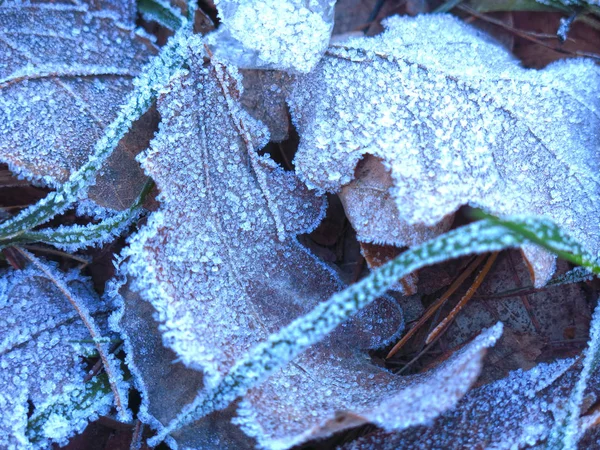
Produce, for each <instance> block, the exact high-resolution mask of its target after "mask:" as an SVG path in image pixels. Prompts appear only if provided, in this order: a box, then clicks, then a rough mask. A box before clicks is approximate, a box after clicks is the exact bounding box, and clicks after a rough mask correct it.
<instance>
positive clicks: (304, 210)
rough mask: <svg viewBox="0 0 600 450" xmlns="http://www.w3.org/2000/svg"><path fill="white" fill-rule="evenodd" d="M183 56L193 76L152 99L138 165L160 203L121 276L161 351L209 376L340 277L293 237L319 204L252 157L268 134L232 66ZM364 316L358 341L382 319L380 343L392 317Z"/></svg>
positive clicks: (388, 306) (312, 219) (384, 312)
mask: <svg viewBox="0 0 600 450" xmlns="http://www.w3.org/2000/svg"><path fill="white" fill-rule="evenodd" d="M201 45H202V44H200V48H202V47H201ZM191 53H192V54H191V56H190V57H191V58H192V59H193V60H192V61H190V65H192V66H193V67H194V68H195V70H196V72H197V73H192V72H190V73H189V74H188V75H186V76H181V77H180V78H179V79H177V81H176V82H174V83H173V84H172V85H171V86H170V92H168V93H166V94H165V95H164V96H163V97H162V98H161V99H160V100H159V102H158V107H159V110H160V112H161V116H162V122H161V127H160V132H159V134H158V135H157V137H156V138H155V140H154V141H152V144H151V148H150V150H149V151H148V152H147V153H146V154H145V155H144V157H143V159H142V164H143V166H144V168H145V169H146V170H147V171H148V174H150V175H151V176H152V177H153V179H154V180H155V182H156V184H157V185H158V187H159V189H160V191H161V194H160V197H159V200H160V201H161V203H162V207H161V209H160V211H159V212H157V213H155V214H153V215H152V216H151V217H150V219H149V223H148V226H147V227H145V228H144V230H143V231H142V232H141V233H140V234H138V235H137V236H136V238H135V239H134V240H133V241H132V243H131V250H130V254H131V256H132V258H131V263H130V265H129V272H130V273H131V275H133V276H134V277H135V279H136V282H135V284H134V288H137V289H139V290H140V292H141V293H142V295H143V296H144V298H145V299H147V300H149V301H151V302H152V304H153V305H154V306H155V307H156V309H157V311H158V312H159V318H160V322H161V323H162V326H163V329H164V332H165V342H166V343H167V344H168V346H169V347H171V348H173V349H174V350H175V352H176V353H177V354H178V355H179V356H180V357H181V359H182V361H183V362H184V363H185V364H186V365H189V366H192V367H195V368H199V369H203V370H204V371H206V372H207V373H208V374H209V375H212V376H213V377H214V376H216V375H217V374H219V373H221V374H222V373H225V372H226V371H227V369H228V368H229V367H231V364H232V363H233V362H234V361H235V360H236V359H237V357H238V356H239V355H242V354H243V353H244V352H245V351H246V350H247V349H249V348H250V347H252V346H253V345H254V344H256V343H258V342H260V341H261V340H262V339H264V337H266V336H268V334H269V333H271V332H273V331H276V330H277V329H279V328H280V327H281V326H282V325H283V324H284V323H285V321H287V320H289V319H291V318H293V317H296V316H297V315H299V314H302V313H304V312H307V311H309V310H310V308H311V307H312V306H314V305H315V304H317V303H318V302H319V301H321V300H323V299H325V298H327V297H329V296H330V295H331V294H332V293H333V292H335V291H336V290H338V289H339V288H340V287H341V284H340V282H339V281H338V279H337V277H336V275H335V274H334V272H333V271H332V270H331V269H329V268H327V267H326V266H324V265H323V264H322V263H320V262H319V261H318V260H317V259H316V258H315V257H314V256H312V255H311V254H309V253H308V252H307V251H306V250H305V249H304V248H303V247H302V246H300V244H298V242H297V241H296V240H295V238H294V235H295V234H297V233H300V232H304V231H307V230H310V229H312V228H313V227H314V226H315V224H316V223H317V221H318V220H320V218H321V215H322V213H323V207H324V204H323V200H322V199H320V198H317V197H315V196H314V195H312V194H310V193H309V192H308V190H307V189H306V188H305V187H303V185H302V184H301V183H300V182H299V181H298V180H297V179H296V177H295V176H294V175H293V174H292V173H290V172H284V171H283V169H281V168H279V167H277V166H276V164H275V163H274V162H273V161H272V160H270V159H269V158H267V157H259V156H258V154H257V153H256V150H257V148H260V145H264V144H265V143H266V141H267V131H266V129H265V128H264V126H263V125H262V124H259V123H258V122H256V121H255V120H254V119H252V118H251V117H250V116H249V115H248V114H247V113H246V112H245V111H244V110H243V109H242V108H241V106H240V105H239V104H238V103H237V100H235V99H232V98H231V93H230V92H229V91H230V90H231V91H235V90H241V83H239V80H238V79H237V78H236V77H237V75H236V74H235V72H234V73H233V74H232V75H230V74H229V73H228V72H226V71H225V70H224V68H223V66H221V65H217V66H216V68H212V67H203V66H202V55H201V54H198V52H197V51H195V53H194V51H192V52H191ZM219 77H221V78H219ZM220 80H221V81H220ZM230 84H232V85H231V86H230ZM224 90H225V92H226V94H225V95H223V92H224ZM233 280H235V282H233ZM366 317H367V314H365V317H363V319H364V320H365V321H367V322H369V321H368V320H367V319H366ZM369 317H371V318H372V320H373V321H374V322H372V323H364V324H362V327H363V328H364V333H356V335H357V336H358V335H360V337H357V338H356V339H358V340H362V341H361V345H363V346H364V347H373V346H377V345H380V344H381V343H382V342H383V341H382V339H381V338H380V337H379V336H375V335H374V334H373V332H372V329H374V328H375V325H376V324H379V323H381V322H382V320H381V319H380V318H381V317H387V320H386V321H385V322H384V323H381V325H379V326H378V328H379V329H380V332H381V335H382V336H384V339H385V338H388V337H389V336H391V335H393V334H395V333H396V331H397V329H398V327H399V324H400V323H401V313H400V311H399V309H398V307H397V306H396V305H395V304H394V303H392V302H390V301H386V300H382V302H381V303H380V304H379V305H378V306H377V307H376V308H374V309H373V311H372V315H369ZM215 324H219V326H218V327H215ZM199 343H201V344H199Z"/></svg>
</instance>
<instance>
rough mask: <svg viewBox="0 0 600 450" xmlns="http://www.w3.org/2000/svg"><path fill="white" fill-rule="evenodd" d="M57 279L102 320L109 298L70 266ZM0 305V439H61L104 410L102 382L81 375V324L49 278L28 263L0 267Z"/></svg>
mask: <svg viewBox="0 0 600 450" xmlns="http://www.w3.org/2000/svg"><path fill="white" fill-rule="evenodd" d="M62 281H63V282H64V283H66V284H67V285H68V287H69V289H70V290H71V291H72V292H73V293H75V294H76V295H77V296H78V299H79V300H80V301H81V302H82V304H83V305H85V306H86V307H87V309H88V310H89V311H90V313H92V314H93V315H94V317H95V319H96V320H97V321H98V322H99V324H100V325H101V326H102V327H103V328H104V327H105V324H106V318H107V316H108V314H109V312H110V310H111V305H110V304H108V303H106V302H102V301H100V299H99V298H98V297H97V295H96V294H95V293H94V291H93V289H92V287H91V286H90V284H89V282H88V281H87V280H85V279H83V278H81V277H80V276H79V275H78V273H76V272H69V273H67V274H65V275H64V276H63V280H62ZM0 312H1V314H0V317H1V319H0V368H1V370H0V385H1V386H2V393H0V447H2V448H9V449H12V448H15V449H17V448H18V449H21V448H30V447H32V448H46V447H47V446H48V445H49V444H50V443H51V442H57V443H60V444H64V443H66V442H67V439H68V438H69V437H71V436H72V435H73V434H75V433H78V432H81V431H82V430H83V429H84V428H85V427H86V425H87V422H88V420H92V419H94V418H95V417H97V416H98V415H99V414H104V413H107V412H108V411H109V410H110V408H111V406H112V404H113V400H114V397H113V394H112V392H111V391H110V388H109V390H108V392H107V391H106V390H100V391H98V392H94V391H93V390H90V389H91V387H90V385H89V384H87V383H86V382H85V376H86V370H85V364H84V362H83V359H82V358H83V357H84V356H86V355H89V354H90V353H91V352H93V350H94V345H93V343H88V344H84V343H83V342H89V339H90V334H89V331H88V329H87V328H86V327H85V326H84V324H83V322H82V321H81V319H80V317H79V315H78V313H77V311H76V310H75V309H74V308H73V306H72V305H71V303H70V302H69V301H68V300H67V298H66V297H65V296H64V295H63V293H62V292H61V291H60V290H59V289H58V287H57V286H56V285H55V284H53V282H51V281H50V280H49V279H48V278H46V277H45V276H44V275H43V274H42V273H41V272H40V271H39V270H37V268H34V267H29V268H27V269H24V270H21V271H15V270H10V271H4V272H3V273H2V276H1V278H0ZM28 405H31V406H32V407H33V415H32V416H31V418H28V417H29V416H28V414H29V406H28ZM61 405H62V406H61ZM28 421H29V424H28Z"/></svg>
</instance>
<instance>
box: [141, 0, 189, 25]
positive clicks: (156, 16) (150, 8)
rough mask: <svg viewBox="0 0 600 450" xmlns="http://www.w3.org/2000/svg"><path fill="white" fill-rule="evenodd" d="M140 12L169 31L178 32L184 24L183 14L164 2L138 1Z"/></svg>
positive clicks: (157, 0)
mask: <svg viewBox="0 0 600 450" xmlns="http://www.w3.org/2000/svg"><path fill="white" fill-rule="evenodd" d="M137 7H138V11H139V12H140V13H141V14H142V17H143V18H144V19H145V20H148V21H154V22H156V23H158V24H159V25H161V26H163V27H165V28H168V29H169V30H178V29H179V28H180V27H181V24H182V23H183V22H184V18H183V16H182V15H181V13H180V12H179V11H178V10H177V9H176V8H173V7H172V6H171V5H170V4H169V2H167V1H163V0H138V3H137Z"/></svg>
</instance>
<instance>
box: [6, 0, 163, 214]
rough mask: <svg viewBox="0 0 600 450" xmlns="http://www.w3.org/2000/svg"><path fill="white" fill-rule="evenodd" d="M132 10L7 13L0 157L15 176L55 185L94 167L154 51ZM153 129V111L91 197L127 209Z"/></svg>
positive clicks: (117, 5) (12, 9)
mask: <svg viewBox="0 0 600 450" xmlns="http://www.w3.org/2000/svg"><path fill="white" fill-rule="evenodd" d="M65 3H66V2H65ZM105 3H107V4H109V5H112V8H109V9H108V10H106V9H102V10H101V11H99V10H98V8H100V7H102V8H103V7H104V6H105V5H104V4H105ZM134 12H135V2H134V1H129V0H128V1H123V2H117V1H114V2H98V1H95V0H90V1H86V2H77V5H73V4H72V2H69V4H68V5H56V6H55V5H54V2H45V3H35V4H32V5H27V6H24V5H13V4H12V3H10V2H9V3H3V4H2V5H1V6H0V27H1V29H2V31H1V32H0V67H1V69H0V92H2V96H1V98H0V132H1V133H2V135H3V136H4V139H2V141H1V142H0V160H1V161H2V162H5V163H7V164H8V165H9V166H10V168H11V170H12V171H13V172H15V173H17V174H19V175H21V176H24V177H26V178H28V179H31V180H35V181H38V182H41V183H43V184H46V185H49V186H57V185H58V184H61V183H63V182H64V181H66V180H67V179H68V177H69V175H70V174H71V173H72V172H74V171H75V170H77V169H78V168H79V167H80V166H81V165H82V164H83V163H85V162H86V161H87V159H88V157H89V156H90V155H91V153H92V150H93V145H94V143H95V142H96V141H97V140H98V139H99V138H100V136H101V135H102V131H103V129H104V127H105V126H106V125H108V124H109V123H110V122H111V121H112V120H113V119H114V118H115V117H116V115H117V112H118V110H119V106H120V105H121V104H122V103H123V101H124V99H125V97H126V94H127V93H128V92H129V91H130V90H131V88H132V84H131V82H132V80H133V78H134V77H135V76H136V75H137V74H138V73H139V71H140V69H141V67H142V65H143V64H145V63H146V62H147V61H148V59H149V57H150V56H151V55H153V54H154V53H155V48H154V46H153V44H152V43H151V42H150V40H148V39H147V38H145V37H142V36H141V35H138V34H136V32H135V31H134V22H133V19H134ZM155 124H156V115H155V114H153V113H152V112H150V113H148V114H147V115H146V116H144V117H143V118H142V120H140V122H139V124H138V125H139V126H138V127H137V128H136V130H135V132H134V133H132V134H130V136H128V137H127V138H125V139H123V140H122V141H121V143H120V144H119V147H118V148H117V150H116V152H115V153H114V154H113V155H112V157H111V158H110V159H109V162H108V163H107V166H105V168H104V171H103V172H104V173H103V174H101V176H100V177H99V181H98V185H97V186H96V187H95V188H92V191H91V193H90V197H91V198H92V199H93V200H94V201H95V202H96V203H97V204H99V205H102V206H105V207H109V208H112V209H119V210H122V209H126V208H127V207H129V206H130V204H131V202H132V201H133V200H134V199H135V197H136V196H137V194H138V193H139V191H140V189H141V187H142V186H143V184H144V181H145V178H144V176H143V172H142V171H141V169H140V168H139V166H138V165H137V164H136V163H135V161H134V158H135V155H136V154H137V152H139V150H141V149H142V148H143V146H144V145H145V143H146V144H147V142H148V140H149V139H150V137H151V136H152V132H153V127H154V125H155Z"/></svg>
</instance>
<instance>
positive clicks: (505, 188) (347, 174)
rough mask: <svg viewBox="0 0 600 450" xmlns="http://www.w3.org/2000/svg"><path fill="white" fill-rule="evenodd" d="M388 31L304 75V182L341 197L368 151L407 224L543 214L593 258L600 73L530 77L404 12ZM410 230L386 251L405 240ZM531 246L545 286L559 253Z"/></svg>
mask: <svg viewBox="0 0 600 450" xmlns="http://www.w3.org/2000/svg"><path fill="white" fill-rule="evenodd" d="M387 27H388V29H387V31H386V32H385V33H384V34H382V35H380V36H377V37H374V38H354V39H349V40H346V41H344V42H342V43H337V44H333V45H332V46H331V47H330V48H329V50H328V51H327V53H326V56H325V57H324V59H323V60H322V61H321V62H320V63H319V64H318V66H317V67H316V69H315V70H314V71H313V72H312V73H310V74H308V75H305V76H302V77H299V79H298V80H299V81H298V82H297V84H296V85H295V88H294V90H293V93H292V95H291V97H290V99H289V103H290V107H291V113H292V119H293V120H294V121H295V123H296V125H297V128H298V130H299V133H300V136H301V143H300V148H299V150H298V154H297V156H296V159H295V165H296V168H297V171H298V173H299V175H300V177H301V178H302V179H303V180H305V181H306V182H307V183H308V184H309V186H310V187H316V188H320V189H323V190H329V191H339V190H340V189H341V188H342V187H343V186H344V185H347V184H348V183H350V182H351V181H352V180H353V178H354V170H355V167H356V165H357V163H358V162H359V160H361V158H363V157H364V155H372V156H375V157H377V158H379V159H380V160H381V161H382V163H383V165H384V167H385V169H387V171H389V174H390V176H391V179H392V180H393V186H392V187H391V188H390V189H389V193H390V194H391V196H392V198H393V199H395V203H396V207H397V210H398V217H399V218H400V219H401V221H400V222H399V226H401V225H402V221H404V222H407V223H408V224H413V225H428V226H431V225H435V224H437V223H439V222H440V221H441V220H442V219H443V218H444V217H445V216H447V215H448V214H452V213H453V212H454V211H456V209H457V208H458V207H459V206H461V205H464V204H473V205H478V206H481V207H483V208H485V209H488V210H489V211H491V212H493V213H495V214H515V213H518V214H531V215H537V216H547V217H549V218H551V219H553V220H554V221H555V222H556V223H560V224H561V226H563V227H564V228H565V229H566V230H568V231H569V232H571V233H572V234H573V236H574V237H575V238H577V239H578V240H579V241H580V242H582V243H583V244H584V246H585V247H587V248H589V249H590V250H592V251H593V252H594V253H597V252H598V249H599V247H598V242H600V239H599V237H600V229H599V227H600V225H599V224H598V221H597V220H595V217H596V216H597V207H598V205H599V204H600V196H599V195H598V193H599V189H598V175H597V173H598V169H599V168H600V161H599V160H598V153H597V151H596V149H597V148H598V144H599V140H598V139H599V138H598V136H599V135H598V131H597V130H598V129H599V127H600V120H599V108H598V105H599V102H598V95H597V89H596V88H597V86H598V85H600V71H599V70H598V67H597V66H595V65H594V64H593V62H591V61H586V60H573V61H567V62H558V63H555V64H553V65H551V66H549V67H547V68H546V69H544V70H541V71H534V70H526V69H523V68H521V67H520V66H519V65H518V63H517V62H516V61H515V60H514V59H513V58H512V56H511V55H510V54H508V53H507V52H506V51H505V50H503V49H502V48H501V47H500V46H498V45H497V44H496V43H494V42H492V41H491V40H490V39H489V38H486V37H485V35H483V34H482V33H480V32H478V31H477V30H475V29H473V28H471V27H469V26H467V25H465V24H463V23H462V22H460V21H459V20H458V19H456V18H453V17H451V16H443V15H428V16H420V17H417V18H401V17H394V18H391V19H388V21H387ZM363 208H365V209H368V208H372V203H370V202H368V201H365V202H364V205H363ZM365 215H368V214H367V213H365ZM409 231H410V228H409V229H408V230H407V232H405V233H403V234H402V236H400V238H399V239H397V240H394V241H393V242H389V243H392V244H395V245H400V246H401V245H405V244H406V243H409V242H410V239H406V236H405V235H406V234H409ZM417 237H418V236H417ZM410 243H412V242H410ZM524 250H525V252H526V255H527V257H528V259H529V260H530V262H532V268H533V270H534V275H535V283H536V285H537V286H539V285H542V284H544V283H545V282H546V281H547V280H548V279H549V277H550V276H551V275H552V271H553V258H552V257H550V256H548V255H547V254H545V253H543V252H541V253H540V252H538V253H534V252H533V251H532V249H531V248H530V247H526V248H525V249H524Z"/></svg>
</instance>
